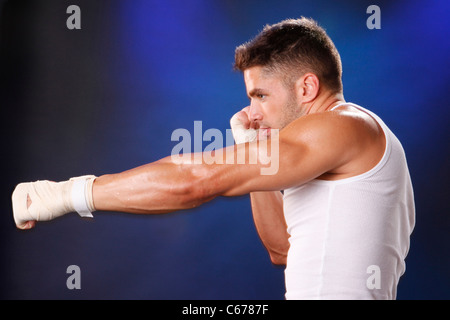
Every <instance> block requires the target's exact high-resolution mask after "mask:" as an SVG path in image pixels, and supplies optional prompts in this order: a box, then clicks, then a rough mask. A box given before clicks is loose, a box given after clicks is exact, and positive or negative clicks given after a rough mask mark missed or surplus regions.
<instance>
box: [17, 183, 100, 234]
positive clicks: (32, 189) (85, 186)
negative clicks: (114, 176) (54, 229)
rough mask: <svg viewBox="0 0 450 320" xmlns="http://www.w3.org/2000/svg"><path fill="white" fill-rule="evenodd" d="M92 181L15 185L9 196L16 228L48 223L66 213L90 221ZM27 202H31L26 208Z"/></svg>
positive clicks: (92, 209) (92, 207)
mask: <svg viewBox="0 0 450 320" xmlns="http://www.w3.org/2000/svg"><path fill="white" fill-rule="evenodd" d="M95 178H96V177H95V176H82V177H76V178H72V179H70V180H68V181H63V182H52V181H47V180H45V181H36V182H28V183H21V184H19V185H18V186H17V187H16V189H15V190H14V192H13V195H12V205H13V213H14V221H15V222H16V225H17V227H18V228H21V227H23V226H24V225H25V224H26V222H27V221H48V220H52V219H55V218H57V217H60V216H62V215H64V214H66V213H69V212H78V214H79V215H80V216H82V217H93V216H92V214H91V212H93V211H95V208H94V203H93V198H92V187H93V184H94V180H95ZM28 200H31V205H30V206H29V207H28Z"/></svg>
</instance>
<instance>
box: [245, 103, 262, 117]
mask: <svg viewBox="0 0 450 320" xmlns="http://www.w3.org/2000/svg"><path fill="white" fill-rule="evenodd" d="M248 115H249V119H250V121H251V122H258V121H261V120H262V119H263V114H262V112H261V108H260V107H259V106H258V105H257V103H254V102H253V101H252V103H251V104H250V108H249V113H248Z"/></svg>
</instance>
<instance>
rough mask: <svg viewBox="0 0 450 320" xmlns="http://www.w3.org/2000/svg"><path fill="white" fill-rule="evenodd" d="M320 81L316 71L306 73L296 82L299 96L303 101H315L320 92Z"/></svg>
mask: <svg viewBox="0 0 450 320" xmlns="http://www.w3.org/2000/svg"><path fill="white" fill-rule="evenodd" d="M319 87H320V82H319V78H318V77H317V76H316V75H315V74H314V73H306V74H304V75H303V76H302V77H300V78H299V79H298V80H297V82H296V90H297V96H298V97H300V98H301V99H302V102H303V103H307V102H311V101H313V100H314V99H315V98H316V97H317V95H318V94H319Z"/></svg>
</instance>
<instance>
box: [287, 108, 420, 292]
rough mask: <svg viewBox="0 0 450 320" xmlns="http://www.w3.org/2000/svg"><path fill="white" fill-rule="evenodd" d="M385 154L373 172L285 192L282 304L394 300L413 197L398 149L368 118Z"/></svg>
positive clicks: (386, 131)
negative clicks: (380, 135)
mask: <svg viewBox="0 0 450 320" xmlns="http://www.w3.org/2000/svg"><path fill="white" fill-rule="evenodd" d="M342 105H352V106H354V107H356V108H358V109H360V110H362V111H364V112H366V113H367V114H369V115H371V116H372V117H373V118H374V119H375V120H376V121H377V122H378V124H379V125H380V126H381V128H382V129H383V131H384V135H385V137H386V149H385V152H384V155H383V157H382V159H381V160H380V162H379V163H378V164H377V165H376V166H375V167H373V168H372V169H371V170H369V171H367V172H365V173H363V174H360V175H357V176H354V177H350V178H346V179H341V180H336V181H325V180H318V179H315V180H312V181H310V182H308V183H305V184H302V185H299V186H296V187H293V188H289V189H286V190H284V197H283V198H284V201H283V206H284V215H285V219H286V223H287V226H288V232H289V234H290V235H291V237H290V239H289V242H290V249H289V252H288V257H287V265H286V270H285V278H286V299H288V300H289V299H395V298H396V294H397V284H398V281H399V278H400V276H401V275H402V274H403V273H404V272H405V257H406V255H407V253H408V250H409V238H410V234H411V232H412V230H413V228H414V224H415V207H414V196H413V189H412V184H411V178H410V175H409V171H408V166H407V163H406V158H405V153H404V151H403V148H402V145H401V144H400V142H399V140H398V139H397V138H396V137H395V135H394V134H393V133H392V132H391V131H390V130H389V128H388V127H387V126H386V125H385V124H384V122H383V121H382V120H381V119H380V118H379V117H378V116H377V115H375V114H374V113H372V112H370V111H369V110H366V109H364V108H362V107H360V106H357V105H354V104H352V103H342V104H339V105H337V106H335V107H334V108H333V109H335V108H338V107H340V106H342Z"/></svg>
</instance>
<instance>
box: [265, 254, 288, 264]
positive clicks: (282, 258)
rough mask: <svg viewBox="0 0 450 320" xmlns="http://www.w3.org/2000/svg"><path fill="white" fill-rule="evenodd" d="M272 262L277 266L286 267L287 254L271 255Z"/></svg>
mask: <svg viewBox="0 0 450 320" xmlns="http://www.w3.org/2000/svg"><path fill="white" fill-rule="evenodd" d="M269 255H270V261H271V262H272V264H273V265H276V266H285V265H286V263H287V254H280V253H274V252H272V253H270V254H269Z"/></svg>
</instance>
